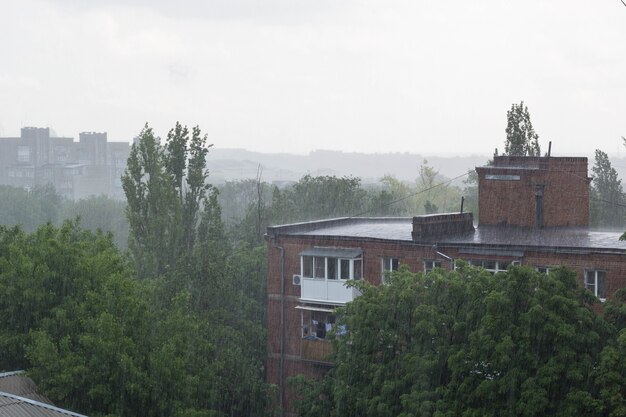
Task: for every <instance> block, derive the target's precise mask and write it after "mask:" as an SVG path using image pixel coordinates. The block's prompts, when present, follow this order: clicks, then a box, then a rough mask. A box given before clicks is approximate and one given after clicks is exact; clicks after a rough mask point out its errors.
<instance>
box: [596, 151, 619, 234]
mask: <svg viewBox="0 0 626 417" xmlns="http://www.w3.org/2000/svg"><path fill="white" fill-rule="evenodd" d="M591 172H592V173H593V181H592V182H591V190H590V191H591V198H590V223H591V225H593V226H598V227H609V228H617V227H622V228H623V227H624V226H625V222H626V209H625V207H626V205H625V204H624V203H626V198H624V190H623V189H622V181H621V180H620V179H619V177H618V175H617V171H615V168H613V167H612V166H611V161H610V160H609V157H608V155H607V154H606V153H605V152H603V151H601V150H600V149H596V154H595V164H594V166H593V167H592V168H591Z"/></svg>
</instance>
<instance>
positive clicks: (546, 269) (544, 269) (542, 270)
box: [535, 266, 550, 274]
mask: <svg viewBox="0 0 626 417" xmlns="http://www.w3.org/2000/svg"><path fill="white" fill-rule="evenodd" d="M535 269H536V270H537V272H540V273H542V274H547V273H548V272H550V267H549V266H538V267H537V268H535Z"/></svg>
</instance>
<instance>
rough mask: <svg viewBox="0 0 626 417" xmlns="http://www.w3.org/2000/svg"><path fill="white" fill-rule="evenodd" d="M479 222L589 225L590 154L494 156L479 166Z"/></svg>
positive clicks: (525, 225)
mask: <svg viewBox="0 0 626 417" xmlns="http://www.w3.org/2000/svg"><path fill="white" fill-rule="evenodd" d="M476 172H477V173H478V195H479V200H478V207H479V215H478V224H479V226H483V225H500V226H518V227H533V228H543V227H561V226H571V227H587V226H588V225H589V183H590V182H591V178H590V177H588V176H587V158H570V157H567V158H566V157H549V156H546V157H530V156H496V157H494V160H493V164H492V165H489V166H484V167H477V168H476Z"/></svg>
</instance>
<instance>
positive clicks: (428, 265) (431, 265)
mask: <svg viewBox="0 0 626 417" xmlns="http://www.w3.org/2000/svg"><path fill="white" fill-rule="evenodd" d="M435 268H441V261H433V260H424V272H430V271H432V270H433V269H435Z"/></svg>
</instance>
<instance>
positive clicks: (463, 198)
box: [461, 196, 465, 214]
mask: <svg viewBox="0 0 626 417" xmlns="http://www.w3.org/2000/svg"><path fill="white" fill-rule="evenodd" d="M463 203H465V197H463V196H461V214H463Z"/></svg>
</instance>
